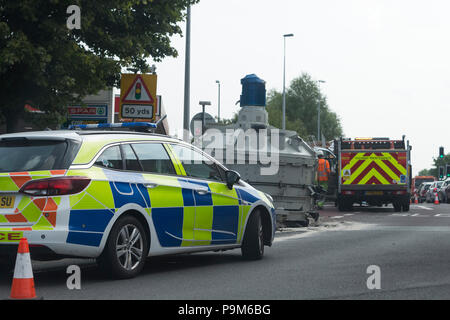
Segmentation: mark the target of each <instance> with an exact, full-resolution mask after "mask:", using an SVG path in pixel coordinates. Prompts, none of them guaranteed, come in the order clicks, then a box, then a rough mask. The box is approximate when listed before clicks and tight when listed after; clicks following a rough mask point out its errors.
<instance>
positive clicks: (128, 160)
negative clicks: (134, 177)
mask: <svg viewBox="0 0 450 320" xmlns="http://www.w3.org/2000/svg"><path fill="white" fill-rule="evenodd" d="M122 152H123V157H124V159H125V169H126V170H130V171H142V167H141V164H140V163H139V160H138V158H137V157H136V154H135V153H134V150H133V148H132V147H131V146H130V145H129V144H124V145H122Z"/></svg>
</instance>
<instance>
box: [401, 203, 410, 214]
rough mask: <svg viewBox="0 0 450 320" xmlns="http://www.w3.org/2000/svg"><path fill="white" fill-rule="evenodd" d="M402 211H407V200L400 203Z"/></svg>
mask: <svg viewBox="0 0 450 320" xmlns="http://www.w3.org/2000/svg"><path fill="white" fill-rule="evenodd" d="M402 211H403V212H408V211H409V201H406V202H404V203H403V204H402Z"/></svg>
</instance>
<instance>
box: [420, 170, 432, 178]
mask: <svg viewBox="0 0 450 320" xmlns="http://www.w3.org/2000/svg"><path fill="white" fill-rule="evenodd" d="M417 175H418V176H432V175H433V174H431V169H422V170H420V171H419V173H418V174H417Z"/></svg>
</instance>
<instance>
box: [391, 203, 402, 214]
mask: <svg viewBox="0 0 450 320" xmlns="http://www.w3.org/2000/svg"><path fill="white" fill-rule="evenodd" d="M392 205H393V206H394V211H395V212H400V211H402V204H401V203H400V202H399V201H394V202H393V203H392Z"/></svg>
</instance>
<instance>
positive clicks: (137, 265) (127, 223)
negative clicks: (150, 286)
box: [99, 216, 148, 279]
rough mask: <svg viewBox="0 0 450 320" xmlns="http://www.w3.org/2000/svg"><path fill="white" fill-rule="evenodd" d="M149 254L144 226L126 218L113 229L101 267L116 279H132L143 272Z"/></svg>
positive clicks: (137, 221) (135, 220) (120, 220)
mask: <svg viewBox="0 0 450 320" xmlns="http://www.w3.org/2000/svg"><path fill="white" fill-rule="evenodd" d="M147 253H148V240H147V235H146V233H145V230H144V228H143V227H142V224H141V223H140V222H139V220H138V219H136V218H135V217H133V216H126V217H123V218H121V219H119V220H118V221H117V222H116V224H115V225H114V226H113V228H112V229H111V232H110V234H109V237H108V241H107V243H106V246H105V249H104V251H103V253H102V255H101V257H100V258H99V265H100V266H101V267H102V268H103V269H104V270H105V271H106V272H107V273H108V274H109V275H111V276H112V277H114V278H118V279H126V278H132V277H135V276H136V275H137V274H139V273H140V272H141V270H142V268H143V267H144V264H145V259H146V257H147Z"/></svg>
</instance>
